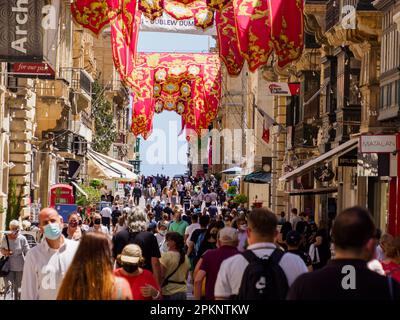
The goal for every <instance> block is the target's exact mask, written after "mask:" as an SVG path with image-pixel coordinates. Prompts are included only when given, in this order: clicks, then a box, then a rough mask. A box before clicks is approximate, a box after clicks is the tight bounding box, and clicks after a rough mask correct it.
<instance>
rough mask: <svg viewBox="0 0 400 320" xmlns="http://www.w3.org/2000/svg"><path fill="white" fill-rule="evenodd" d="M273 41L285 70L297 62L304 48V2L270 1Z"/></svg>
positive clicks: (288, 0) (280, 63)
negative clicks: (288, 65) (290, 64)
mask: <svg viewBox="0 0 400 320" xmlns="http://www.w3.org/2000/svg"><path fill="white" fill-rule="evenodd" d="M268 3H269V17H270V23H271V39H272V43H273V46H274V50H275V53H276V55H277V57H278V66H279V67H281V68H283V67H285V66H286V65H287V64H289V63H291V62H293V61H295V60H297V59H298V58H299V57H300V56H301V54H302V52H303V46H304V16H303V10H304V0H268Z"/></svg>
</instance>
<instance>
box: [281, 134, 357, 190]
mask: <svg viewBox="0 0 400 320" xmlns="http://www.w3.org/2000/svg"><path fill="white" fill-rule="evenodd" d="M357 147H358V138H356V139H351V140H349V141H347V142H345V143H343V144H341V145H340V146H338V147H336V148H334V149H332V150H330V151H328V152H326V153H324V154H323V155H321V156H319V157H317V158H315V159H312V160H310V161H308V162H307V163H306V164H304V165H302V166H301V167H298V168H296V169H295V170H293V171H291V172H289V173H287V174H285V175H284V176H282V177H280V178H279V181H281V182H282V181H289V180H293V179H294V178H297V177H299V176H302V175H304V174H305V173H307V172H309V171H311V170H313V169H314V168H315V167H316V166H318V165H320V164H321V163H324V162H329V161H332V160H333V159H335V158H337V157H340V156H342V155H343V154H345V153H347V152H349V151H351V150H353V149H356V148H357Z"/></svg>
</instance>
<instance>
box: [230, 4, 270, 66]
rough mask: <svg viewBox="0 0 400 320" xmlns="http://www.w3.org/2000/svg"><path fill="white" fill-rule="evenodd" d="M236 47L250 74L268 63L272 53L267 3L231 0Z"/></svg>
mask: <svg viewBox="0 0 400 320" xmlns="http://www.w3.org/2000/svg"><path fill="white" fill-rule="evenodd" d="M232 1H233V8H234V12H235V25H236V30H237V35H238V46H239V49H240V52H241V54H242V55H243V57H244V58H245V59H246V60H247V62H248V64H249V69H250V71H251V72H254V71H255V70H257V69H258V68H259V67H260V66H262V65H264V64H266V63H267V62H268V58H269V56H270V55H271V53H272V43H271V41H270V37H271V27H270V23H269V12H268V1H262V0H255V1H254V0H232Z"/></svg>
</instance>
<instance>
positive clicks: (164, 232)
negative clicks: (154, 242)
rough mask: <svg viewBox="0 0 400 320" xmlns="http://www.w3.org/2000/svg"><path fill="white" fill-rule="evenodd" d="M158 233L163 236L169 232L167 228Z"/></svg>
mask: <svg viewBox="0 0 400 320" xmlns="http://www.w3.org/2000/svg"><path fill="white" fill-rule="evenodd" d="M158 233H159V234H161V235H162V236H165V235H166V234H167V230H160V231H159V232H158Z"/></svg>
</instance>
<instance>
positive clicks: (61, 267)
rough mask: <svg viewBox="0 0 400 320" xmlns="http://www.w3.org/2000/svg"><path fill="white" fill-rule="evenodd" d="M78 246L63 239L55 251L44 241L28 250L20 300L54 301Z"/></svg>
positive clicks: (76, 242)
mask: <svg viewBox="0 0 400 320" xmlns="http://www.w3.org/2000/svg"><path fill="white" fill-rule="evenodd" d="M78 245H79V242H78V241H73V240H68V239H65V238H64V243H63V244H62V246H61V247H60V248H59V249H58V250H55V249H52V248H50V247H49V245H48V243H47V241H46V239H44V240H43V241H42V242H40V243H39V244H38V245H37V246H36V247H34V248H32V249H30V250H29V251H28V253H27V254H26V257H25V264H24V271H23V276H22V285H21V299H22V300H55V299H56V298H57V293H58V289H59V288H60V286H61V282H62V280H63V278H64V275H65V273H66V272H67V270H68V268H69V266H70V264H71V262H72V259H73V258H74V255H75V252H76V250H77V249H78Z"/></svg>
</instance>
